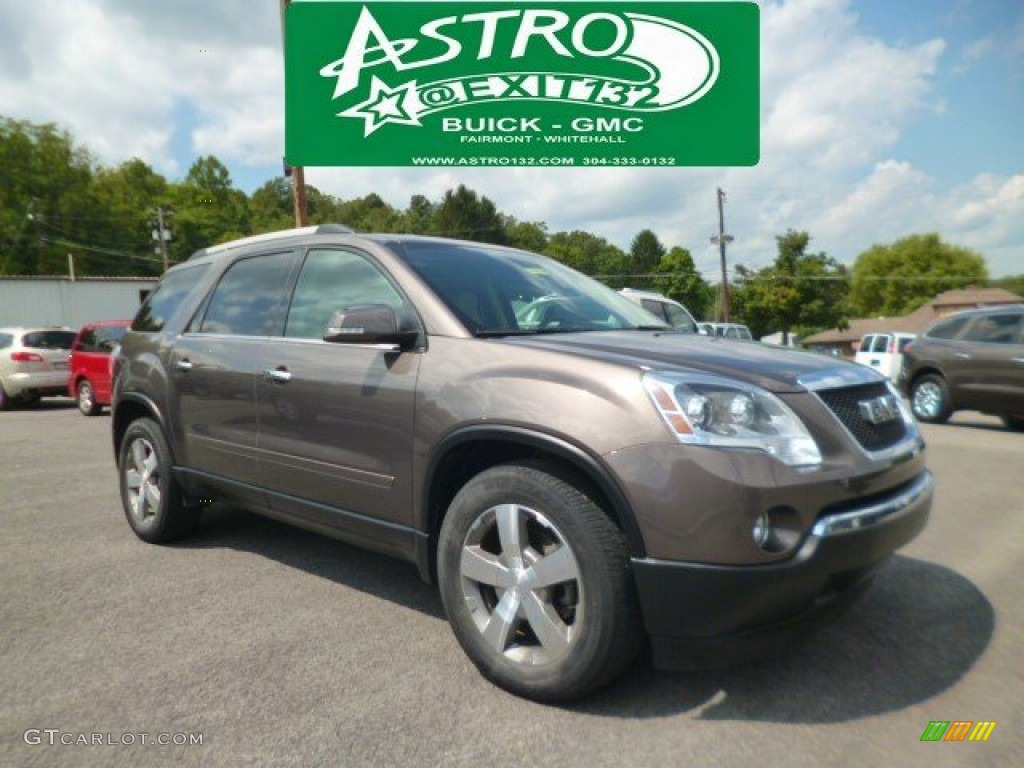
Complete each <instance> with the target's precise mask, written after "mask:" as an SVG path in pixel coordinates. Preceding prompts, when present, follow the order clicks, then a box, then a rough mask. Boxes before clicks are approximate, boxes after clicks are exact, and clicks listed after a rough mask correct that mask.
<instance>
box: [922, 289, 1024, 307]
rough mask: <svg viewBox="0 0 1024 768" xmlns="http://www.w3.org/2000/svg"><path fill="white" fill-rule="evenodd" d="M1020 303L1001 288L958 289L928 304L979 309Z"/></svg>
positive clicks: (1018, 298) (941, 295)
mask: <svg viewBox="0 0 1024 768" xmlns="http://www.w3.org/2000/svg"><path fill="white" fill-rule="evenodd" d="M1020 301H1021V297H1020V296H1018V295H1017V294H1015V293H1010V292H1009V291H1007V290H1004V289H1002V288H958V289H957V290H955V291H946V292H945V293H940V294H939V295H938V296H936V297H935V298H934V299H932V300H931V301H929V302H928V304H931V305H933V306H935V307H950V306H973V307H979V306H990V305H992V304H1018V303H1019V302H1020ZM925 306H927V305H925Z"/></svg>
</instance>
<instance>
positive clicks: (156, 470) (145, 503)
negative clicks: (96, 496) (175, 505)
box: [124, 437, 160, 524]
mask: <svg viewBox="0 0 1024 768" xmlns="http://www.w3.org/2000/svg"><path fill="white" fill-rule="evenodd" d="M124 479H125V486H126V488H127V492H128V508H129V510H130V512H131V515H132V517H133V518H134V519H135V521H136V522H137V523H139V524H146V523H148V522H149V521H150V520H151V519H152V518H153V517H155V516H156V515H157V514H158V513H159V511H160V461H159V459H158V458H157V454H156V451H155V450H154V449H153V444H152V443H151V442H149V440H147V439H146V438H144V437H137V438H135V440H133V441H132V443H131V447H130V448H129V460H128V462H127V463H126V466H125V469H124Z"/></svg>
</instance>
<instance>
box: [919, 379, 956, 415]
mask: <svg viewBox="0 0 1024 768" xmlns="http://www.w3.org/2000/svg"><path fill="white" fill-rule="evenodd" d="M910 408H911V410H912V411H913V412H914V416H916V417H917V420H918V421H924V422H927V423H929V424H945V423H946V422H947V421H949V417H950V416H951V415H952V413H953V401H952V399H951V398H950V396H949V387H947V386H946V380H945V379H943V378H942V377H941V376H939V375H937V374H934V373H929V374H926V375H924V376H921V377H920V378H918V379H915V380H914V383H913V385H911V388H910Z"/></svg>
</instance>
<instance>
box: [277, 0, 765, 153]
mask: <svg viewBox="0 0 1024 768" xmlns="http://www.w3.org/2000/svg"><path fill="white" fill-rule="evenodd" d="M758 22H759V10H758V7H757V5H756V4H755V3H752V2H636V3H634V2H564V1H562V2H515V3H509V2H437V1H436V0H435V1H434V2H419V1H418V0H411V1H404V0H403V1H402V2H349V1H348V0H343V1H340V2H293V3H292V4H291V5H289V6H288V8H287V10H286V18H285V102H286V104H285V106H286V109H285V119H286V123H285V145H286V147H285V156H286V159H287V161H288V162H289V163H291V164H292V165H314V166H315V165H372V166H389V165H391V166H396V165H397V166H411V165H420V166H476V167H502V166H508V167H516V166H545V167H557V166H569V167H583V166H622V167H630V166H632V167H665V166H681V165H754V164H756V163H757V161H758V153H759V134H758V109H759V79H758V75H759V71H758V56H759V25H758Z"/></svg>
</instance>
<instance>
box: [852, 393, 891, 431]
mask: <svg viewBox="0 0 1024 768" xmlns="http://www.w3.org/2000/svg"><path fill="white" fill-rule="evenodd" d="M857 410H859V411H860V415H861V417H862V418H863V419H864V421H866V422H868V423H869V424H884V423H885V422H887V421H894V420H896V419H898V418H900V404H899V401H897V400H896V396H895V395H882V396H881V397H876V398H874V399H872V400H861V401H860V402H859V403H857Z"/></svg>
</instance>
